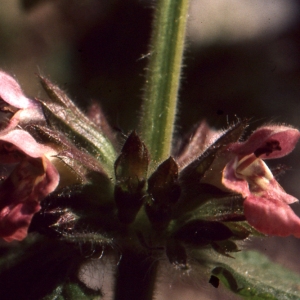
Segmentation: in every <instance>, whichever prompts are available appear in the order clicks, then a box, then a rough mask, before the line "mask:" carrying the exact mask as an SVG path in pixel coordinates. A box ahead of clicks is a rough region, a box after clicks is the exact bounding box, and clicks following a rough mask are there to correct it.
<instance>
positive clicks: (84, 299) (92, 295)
mask: <svg viewBox="0 0 300 300" xmlns="http://www.w3.org/2000/svg"><path fill="white" fill-rule="evenodd" d="M101 298H102V294H101V292H100V291H94V290H92V289H90V288H88V287H86V286H85V285H84V284H83V283H81V282H80V281H78V282H67V283H65V284H63V285H60V286H58V287H57V288H56V289H54V291H53V292H52V293H51V294H49V295H47V296H46V297H44V298H43V300H54V299H55V300H100V299H101Z"/></svg>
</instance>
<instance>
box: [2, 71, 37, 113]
mask: <svg viewBox="0 0 300 300" xmlns="http://www.w3.org/2000/svg"><path fill="white" fill-rule="evenodd" d="M0 98H1V99H2V100H4V101H5V102H6V103H8V104H9V105H12V106H14V107H17V108H31V107H36V106H37V104H36V102H35V101H33V100H31V99H28V98H27V97H25V96H24V94H23V91H22V89H21V87H20V85H19V84H18V83H17V82H16V80H15V79H13V78H12V77H11V76H9V75H7V74H6V73H4V72H2V71H0Z"/></svg>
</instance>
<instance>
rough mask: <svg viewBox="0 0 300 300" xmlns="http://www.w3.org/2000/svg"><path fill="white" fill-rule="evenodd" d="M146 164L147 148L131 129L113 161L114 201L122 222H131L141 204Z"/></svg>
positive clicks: (147, 162) (147, 157)
mask: <svg viewBox="0 0 300 300" xmlns="http://www.w3.org/2000/svg"><path fill="white" fill-rule="evenodd" d="M148 164H149V155H148V150H147V148H146V146H145V145H144V143H142V142H141V140H140V138H139V137H138V135H137V134H136V132H135V131H133V132H132V133H131V134H130V135H129V137H128V138H127V140H126V142H125V144H124V146H123V148H122V151H121V154H120V156H119V157H118V158H117V160H116V162H115V175H116V187H115V201H116V204H117V207H118V217H119V219H120V221H121V222H122V223H126V224H130V223H132V222H133V221H134V219H135V216H136V214H137V213H138V211H139V209H140V208H141V206H142V205H143V197H144V190H145V183H146V178H147V171H148Z"/></svg>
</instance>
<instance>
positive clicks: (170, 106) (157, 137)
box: [141, 0, 189, 164]
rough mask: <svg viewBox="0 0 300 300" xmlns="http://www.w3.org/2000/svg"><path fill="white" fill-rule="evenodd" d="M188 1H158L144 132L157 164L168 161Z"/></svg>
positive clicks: (145, 97)
mask: <svg viewBox="0 0 300 300" xmlns="http://www.w3.org/2000/svg"><path fill="white" fill-rule="evenodd" d="M188 6H189V0H158V1H157V8H156V13H155V17H154V24H153V32H152V39H151V45H150V58H149V65H148V69H147V74H146V86H145V95H144V107H143V116H142V119H141V129H142V134H143V138H144V142H145V144H146V145H147V147H148V149H149V151H150V153H151V157H152V161H153V163H154V164H157V163H159V162H161V161H162V160H165V159H167V158H168V157H169V155H170V153H171V146H172V135H173V130H174V129H173V127H174V121H175V115H176V103H177V94H178V88H179V80H180V72H181V67H182V57H183V55H182V54H183V49H184V41H185V31H186V22H187V17H188Z"/></svg>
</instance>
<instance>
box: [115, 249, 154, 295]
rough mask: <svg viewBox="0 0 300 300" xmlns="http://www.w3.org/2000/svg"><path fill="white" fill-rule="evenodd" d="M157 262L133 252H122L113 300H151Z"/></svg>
mask: <svg viewBox="0 0 300 300" xmlns="http://www.w3.org/2000/svg"><path fill="white" fill-rule="evenodd" d="M156 270H157V262H153V260H152V259H151V257H149V256H148V255H145V254H142V253H136V252H134V251H129V250H127V251H124V252H123V253H122V259H121V261H120V263H119V265H118V268H117V274H116V282H115V296H114V300H141V299H143V300H152V299H153V293H154V285H155V278H156Z"/></svg>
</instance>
